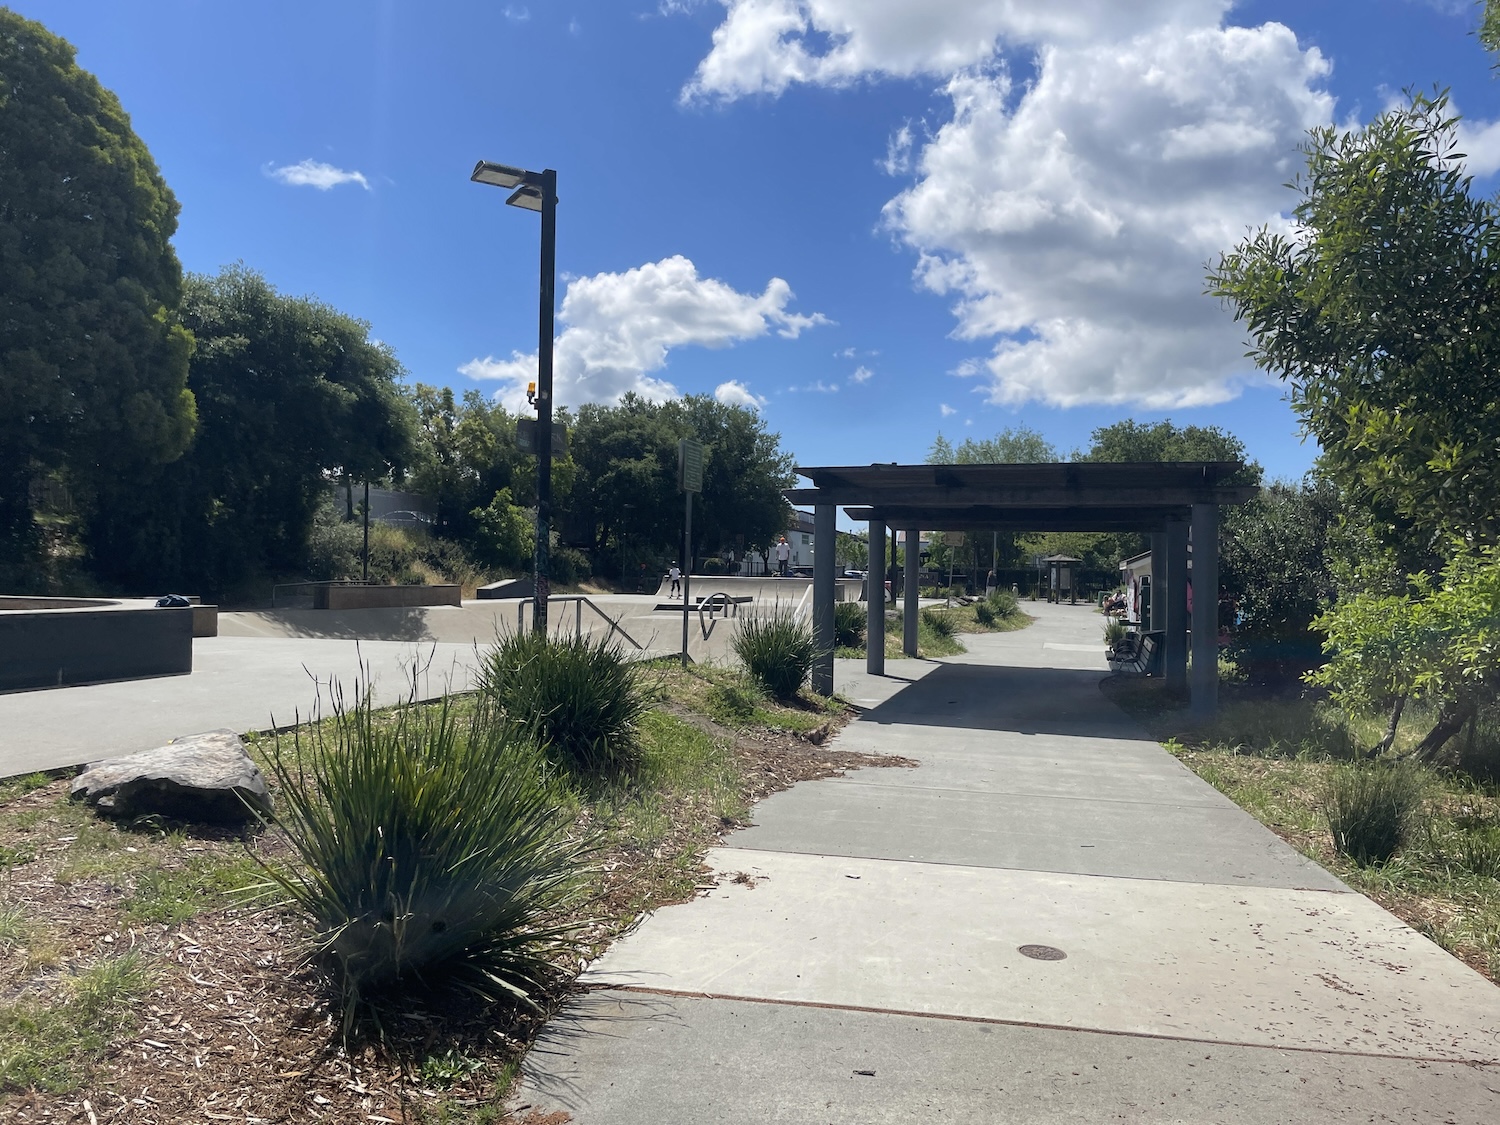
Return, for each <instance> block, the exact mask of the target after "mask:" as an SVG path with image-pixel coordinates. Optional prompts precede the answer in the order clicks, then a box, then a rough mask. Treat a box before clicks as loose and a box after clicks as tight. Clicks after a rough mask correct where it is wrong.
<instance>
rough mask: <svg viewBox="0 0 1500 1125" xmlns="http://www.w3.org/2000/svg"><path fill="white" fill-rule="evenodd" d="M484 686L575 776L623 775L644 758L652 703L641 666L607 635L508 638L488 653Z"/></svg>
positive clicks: (481, 686) (486, 693) (514, 635)
mask: <svg viewBox="0 0 1500 1125" xmlns="http://www.w3.org/2000/svg"><path fill="white" fill-rule="evenodd" d="M479 690H480V693H481V694H482V695H483V696H484V697H485V698H486V699H489V700H491V701H492V702H493V703H494V704H495V705H496V706H498V707H499V708H500V709H501V710H502V711H503V712H504V713H505V714H506V715H509V716H510V718H511V720H512V722H514V723H515V724H517V725H518V726H520V727H521V728H522V729H524V730H525V731H527V732H528V733H529V734H530V735H531V736H532V737H533V738H534V739H536V741H537V743H538V745H540V746H541V748H542V750H543V752H544V753H545V754H546V755H547V756H548V757H549V758H551V759H552V760H553V761H554V762H556V763H557V764H558V765H560V766H562V767H564V768H566V769H569V770H571V771H572V772H574V773H575V774H579V775H582V776H595V777H597V776H603V775H607V774H618V773H621V772H625V771H628V770H630V769H632V768H634V766H635V765H636V763H637V762H638V761H639V759H640V738H639V729H638V728H639V724H640V720H641V716H642V715H643V714H645V712H646V709H647V707H648V706H649V703H648V701H647V699H646V696H645V693H644V692H643V691H642V690H641V685H640V679H639V673H638V672H637V670H636V668H635V667H634V666H633V665H631V664H630V663H628V662H627V661H626V659H625V657H624V655H623V654H622V653H621V652H620V649H619V646H618V645H616V644H612V643H610V641H609V639H608V638H603V637H601V638H599V639H597V640H595V639H594V638H592V637H586V636H585V637H549V636H545V635H543V634H540V633H533V632H530V631H527V632H518V633H512V634H510V635H508V636H505V637H502V638H500V640H498V641H497V642H496V643H495V644H494V645H493V646H492V647H491V648H490V649H488V650H487V651H486V652H485V653H484V654H483V657H482V659H481V661H480V665H479Z"/></svg>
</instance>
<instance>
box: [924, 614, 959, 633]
mask: <svg viewBox="0 0 1500 1125" xmlns="http://www.w3.org/2000/svg"><path fill="white" fill-rule="evenodd" d="M921 624H923V625H926V626H927V628H929V629H930V630H932V632H933V633H934V634H936V635H937V636H939V637H942V638H944V639H945V640H952V639H953V638H954V637H955V636H957V635H958V622H957V621H955V620H953V618H952V617H950V616H949V615H948V614H946V613H944V612H943V611H942V610H937V609H924V610H922V620H921Z"/></svg>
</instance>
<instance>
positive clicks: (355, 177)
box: [266, 159, 370, 191]
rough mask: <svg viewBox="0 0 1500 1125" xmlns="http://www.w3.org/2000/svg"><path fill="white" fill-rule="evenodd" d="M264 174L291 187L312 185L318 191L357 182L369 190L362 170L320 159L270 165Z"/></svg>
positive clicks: (368, 183) (368, 182)
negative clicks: (345, 167) (325, 162)
mask: <svg viewBox="0 0 1500 1125" xmlns="http://www.w3.org/2000/svg"><path fill="white" fill-rule="evenodd" d="M266 175H268V176H270V177H271V179H273V180H280V181H281V182H282V183H284V184H290V185H291V186H293V187H314V188H317V189H318V190H319V191H328V190H329V189H330V188H336V187H338V186H339V184H358V185H359V186H360V187H362V188H364V189H365V190H366V191H369V190H370V181H369V180H367V179H365V174H364V173H363V172H352V171H345V170H344V169H343V168H335V167H334V166H333V165H332V164H324V163H323V162H322V161H321V160H311V159H309V160H303V161H301V162H299V163H297V164H284V165H282V166H281V167H279V168H278V167H276V166H275V165H272V166H270V167H268V168H267V169H266Z"/></svg>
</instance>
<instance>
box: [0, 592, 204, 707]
mask: <svg viewBox="0 0 1500 1125" xmlns="http://www.w3.org/2000/svg"><path fill="white" fill-rule="evenodd" d="M192 670H193V610H192V609H190V608H187V609H157V608H156V607H155V606H154V605H152V603H151V602H149V601H112V600H109V599H104V598H12V597H0V691H21V690H25V689H28V688H43V687H64V686H66V685H69V684H87V683H96V682H99V681H102V680H135V679H141V678H144V677H146V676H177V675H186V674H188V673H189V672H191V671H192Z"/></svg>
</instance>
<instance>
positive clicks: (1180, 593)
mask: <svg viewBox="0 0 1500 1125" xmlns="http://www.w3.org/2000/svg"><path fill="white" fill-rule="evenodd" d="M1187 533H1188V525H1187V521H1186V520H1185V519H1182V518H1181V517H1180V516H1179V517H1169V518H1168V519H1167V584H1166V589H1165V590H1163V591H1162V592H1163V593H1164V594H1166V596H1167V636H1166V643H1165V644H1164V645H1163V646H1162V657H1163V661H1164V663H1163V669H1162V670H1163V673H1164V674H1165V676H1166V681H1167V683H1168V685H1169V686H1171V687H1174V688H1185V687H1187V627H1188V623H1187V577H1188V574H1187V558H1188V555H1187Z"/></svg>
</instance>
